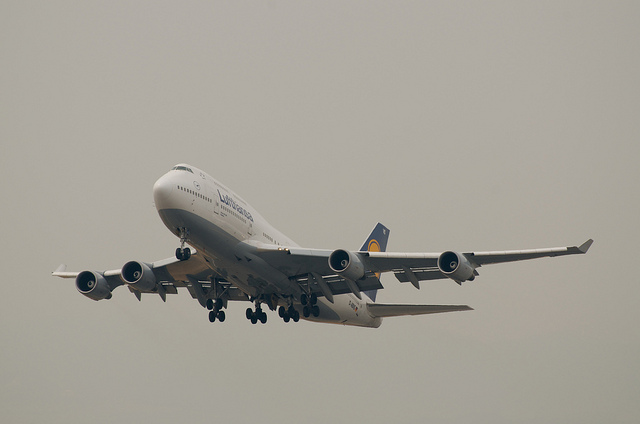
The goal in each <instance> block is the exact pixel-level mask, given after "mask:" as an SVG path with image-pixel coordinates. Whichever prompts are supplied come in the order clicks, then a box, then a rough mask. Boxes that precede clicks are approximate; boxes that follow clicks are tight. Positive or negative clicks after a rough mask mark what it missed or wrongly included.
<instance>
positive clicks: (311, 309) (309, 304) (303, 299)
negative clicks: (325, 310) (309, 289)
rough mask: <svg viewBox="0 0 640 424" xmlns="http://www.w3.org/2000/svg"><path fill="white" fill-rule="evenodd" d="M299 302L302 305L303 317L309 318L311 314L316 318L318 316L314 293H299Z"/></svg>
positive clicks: (316, 297)
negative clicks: (309, 294)
mask: <svg viewBox="0 0 640 424" xmlns="http://www.w3.org/2000/svg"><path fill="white" fill-rule="evenodd" d="M300 303H302V305H303V308H302V315H304V317H305V318H309V317H310V316H311V315H313V316H314V317H316V318H317V317H319V316H320V307H319V306H318V305H317V303H318V296H316V295H315V294H314V293H311V296H307V295H306V294H304V293H303V294H301V295H300Z"/></svg>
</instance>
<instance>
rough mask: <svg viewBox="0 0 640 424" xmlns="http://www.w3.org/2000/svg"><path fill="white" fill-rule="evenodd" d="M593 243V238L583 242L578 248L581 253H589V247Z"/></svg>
mask: <svg viewBox="0 0 640 424" xmlns="http://www.w3.org/2000/svg"><path fill="white" fill-rule="evenodd" d="M592 244H593V239H589V240H587V241H585V242H584V243H582V244H581V245H580V247H578V250H579V251H580V252H581V253H587V251H588V250H589V248H590V247H591V245H592Z"/></svg>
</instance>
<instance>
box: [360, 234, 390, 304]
mask: <svg viewBox="0 0 640 424" xmlns="http://www.w3.org/2000/svg"><path fill="white" fill-rule="evenodd" d="M388 240H389V229H388V228H387V227H385V226H384V225H382V224H381V223H379V222H378V225H376V226H375V228H374V229H373V231H371V234H370V235H369V237H368V238H367V240H366V241H365V242H364V244H363V245H362V247H361V248H360V251H361V252H384V251H386V250H387V241H388ZM377 277H378V278H380V275H377ZM364 294H366V295H367V296H369V299H371V300H372V301H373V302H375V301H376V295H377V294H378V290H369V291H365V292H364Z"/></svg>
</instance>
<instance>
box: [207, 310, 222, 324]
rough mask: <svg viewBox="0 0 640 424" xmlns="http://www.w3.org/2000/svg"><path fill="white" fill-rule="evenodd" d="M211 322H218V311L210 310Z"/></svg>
mask: <svg viewBox="0 0 640 424" xmlns="http://www.w3.org/2000/svg"><path fill="white" fill-rule="evenodd" d="M220 321H224V319H221V320H220ZM209 322H216V313H215V312H214V311H211V312H209Z"/></svg>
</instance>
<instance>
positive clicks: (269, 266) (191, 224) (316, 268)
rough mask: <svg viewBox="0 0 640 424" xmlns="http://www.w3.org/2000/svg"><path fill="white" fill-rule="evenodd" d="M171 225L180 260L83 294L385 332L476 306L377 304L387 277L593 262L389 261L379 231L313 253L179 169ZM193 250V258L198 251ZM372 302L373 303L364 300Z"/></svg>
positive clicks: (506, 257)
mask: <svg viewBox="0 0 640 424" xmlns="http://www.w3.org/2000/svg"><path fill="white" fill-rule="evenodd" d="M153 197H154V201H155V207H156V209H157V211H158V214H159V215H160V218H161V220H162V222H163V223H164V225H165V226H166V227H167V228H168V229H169V230H170V231H171V232H172V233H173V234H175V235H176V236H177V237H179V239H180V246H179V247H178V248H177V249H176V251H175V256H174V257H171V258H168V259H165V260H160V261H157V262H150V263H149V262H140V261H129V262H127V263H125V264H124V265H123V266H122V268H120V269H114V270H108V271H104V272H99V271H81V272H67V271H66V266H65V265H60V267H58V269H57V270H56V271H54V272H53V273H52V275H53V276H56V277H62V278H74V279H75V285H76V288H77V290H78V291H79V292H80V293H81V294H83V295H84V296H86V297H88V298H90V299H93V300H96V301H97V300H102V299H111V297H112V292H113V290H114V289H115V288H117V287H118V286H122V285H125V286H127V287H128V288H129V290H130V291H131V292H132V293H133V294H134V295H135V296H136V297H137V298H138V300H141V299H142V294H143V293H144V294H147V293H153V294H156V295H159V296H160V297H161V298H162V300H163V301H165V302H166V296H167V294H177V293H178V290H177V289H178V288H186V289H187V290H188V291H189V293H190V294H191V296H192V297H193V298H194V299H196V300H197V301H198V302H199V303H200V305H202V306H203V307H204V308H206V309H207V310H208V311H209V312H208V315H209V321H211V322H215V321H216V320H217V321H219V322H223V321H225V319H226V315H225V311H224V310H225V309H226V308H227V307H228V303H229V301H245V302H251V303H252V304H253V308H252V307H249V308H247V310H246V314H245V315H246V318H247V319H248V320H249V321H251V323H252V324H256V323H258V322H260V323H262V324H264V323H266V322H267V314H266V312H265V311H264V310H263V308H262V306H263V305H265V306H266V307H268V309H270V310H271V311H276V310H277V313H278V315H279V317H280V318H282V319H283V320H284V322H290V321H293V322H298V321H299V320H300V319H301V318H302V319H305V320H308V321H315V322H323V323H332V324H343V325H352V326H360V327H372V328H378V327H379V326H380V325H381V323H382V319H383V318H386V317H395V316H405V315H424V314H434V313H442V312H454V311H468V310H472V308H471V307H469V306H467V305H415V304H409V305H407V304H381V303H376V294H377V291H378V290H381V289H383V286H382V284H381V282H380V275H381V273H384V272H392V273H393V274H394V276H395V277H396V279H397V280H398V281H399V282H400V283H411V284H412V285H413V286H415V288H417V289H419V288H420V282H422V281H429V280H436V279H447V278H448V279H450V280H453V281H455V282H456V283H457V284H460V285H462V283H463V282H465V281H473V280H474V279H475V278H476V277H477V276H478V275H479V274H478V271H477V269H478V268H480V267H481V266H484V265H488V264H495V263H503V262H513V261H520V260H525V259H534V258H541V257H554V256H564V255H574V254H584V253H587V251H588V250H589V247H591V244H592V243H593V240H592V239H589V240H587V241H586V242H584V243H583V244H582V245H580V246H571V247H558V248H548V249H532V250H517V251H494V252H470V253H459V252H455V251H445V252H439V253H398V252H386V247H387V241H388V238H389V229H388V228H387V227H385V226H384V225H382V224H380V223H378V224H377V225H376V226H375V227H374V229H373V231H372V232H371V234H370V235H369V237H367V239H366V240H365V242H364V244H363V245H362V247H361V248H360V250H357V251H355V250H346V249H335V250H326V249H313V248H303V247H301V246H299V245H298V244H296V243H294V242H293V241H292V240H291V239H290V238H288V237H287V236H285V235H284V234H282V233H281V232H280V231H278V230H277V229H275V228H274V227H273V226H271V225H270V224H269V223H267V221H266V220H265V219H264V218H263V217H262V216H261V215H260V214H259V213H258V212H257V211H256V210H255V209H254V208H252V207H251V206H250V205H249V204H248V203H247V202H246V201H244V200H243V199H242V198H241V197H240V196H238V195H237V194H236V193H234V192H233V191H231V190H230V189H228V188H227V187H226V186H225V185H223V184H222V183H220V182H219V181H217V180H216V179H214V178H213V177H211V176H210V175H209V174H207V173H205V172H204V171H202V170H200V169H198V168H196V167H194V166H191V165H188V164H178V165H176V166H174V167H173V168H172V169H171V170H170V171H169V172H167V173H166V174H165V175H163V176H162V177H160V179H158V180H157V181H156V183H155V184H154V186H153ZM192 248H193V250H192ZM363 295H364V296H363Z"/></svg>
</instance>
